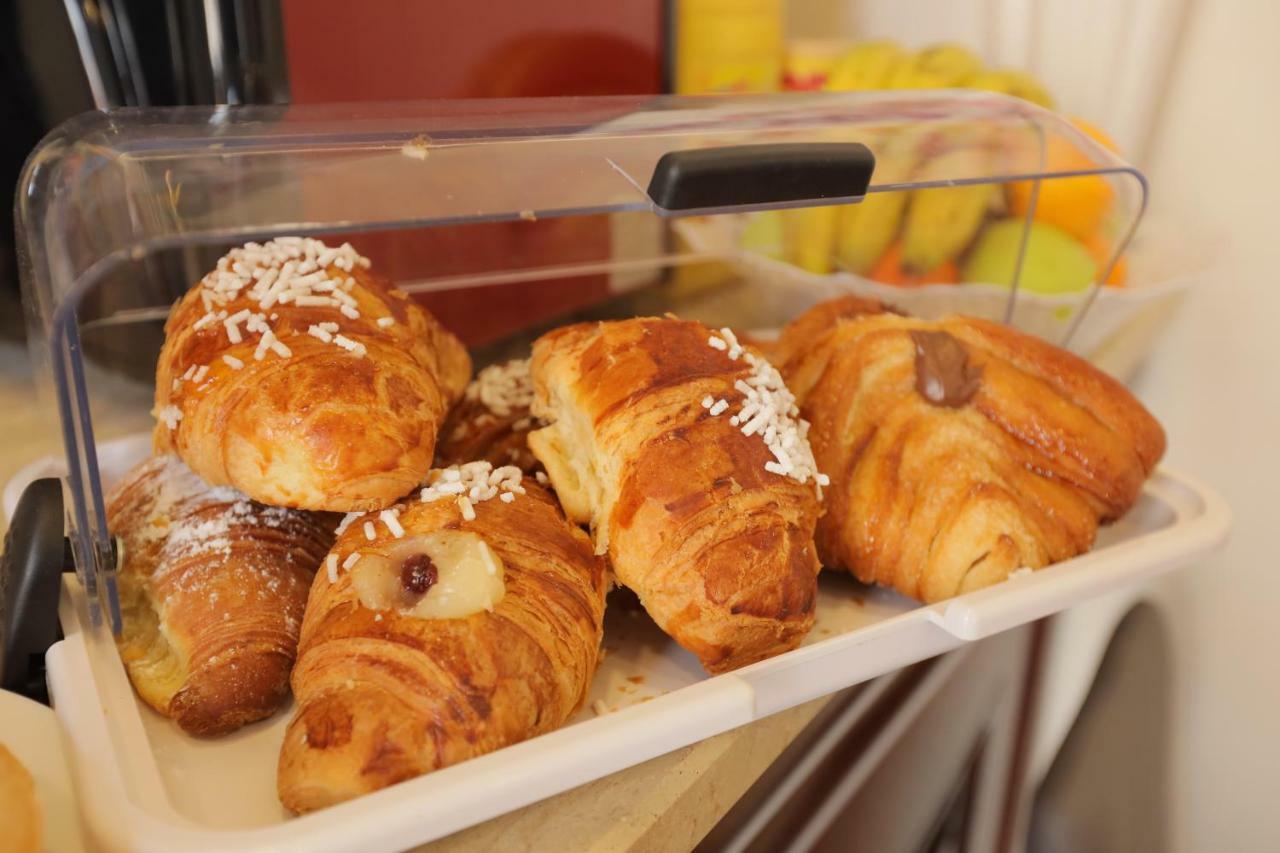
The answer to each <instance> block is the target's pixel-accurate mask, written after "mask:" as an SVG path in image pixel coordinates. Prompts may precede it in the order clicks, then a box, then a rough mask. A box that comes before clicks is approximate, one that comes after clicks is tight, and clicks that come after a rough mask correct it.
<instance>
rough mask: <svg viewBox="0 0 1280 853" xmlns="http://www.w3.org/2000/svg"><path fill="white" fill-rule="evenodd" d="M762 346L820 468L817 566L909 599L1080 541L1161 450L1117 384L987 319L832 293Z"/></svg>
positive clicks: (1125, 502)
mask: <svg viewBox="0 0 1280 853" xmlns="http://www.w3.org/2000/svg"><path fill="white" fill-rule="evenodd" d="M773 352H774V353H775V354H776V355H777V356H778V357H779V358H780V367H781V369H782V371H783V373H784V375H785V376H786V377H787V381H788V384H789V385H790V387H791V388H792V389H793V390H794V392H795V394H796V396H797V397H798V398H799V400H800V408H801V411H802V413H803V414H804V415H805V416H806V417H807V418H808V419H809V420H810V422H811V423H812V424H813V428H812V430H811V432H810V440H811V442H812V445H813V453H814V456H815V458H816V460H817V463H818V467H819V469H820V470H822V471H824V472H826V473H827V474H829V475H830V477H831V480H832V485H831V488H830V489H829V490H828V492H827V495H826V514H825V515H824V516H823V518H822V520H821V521H820V522H819V525H818V540H817V541H818V550H819V553H820V555H821V557H822V560H823V564H824V565H827V566H829V567H833V568H844V569H848V570H850V571H852V572H853V574H855V575H856V576H857V577H858V578H859V579H861V580H862V581H864V582H867V583H878V584H882V585H885V586H891V587H893V588H895V589H897V590H898V591H899V592H901V593H903V594H904V595H908V596H911V597H913V598H917V599H919V600H921V601H925V602H933V601H938V600H940V599H944V598H948V597H950V596H953V595H958V594H960V593H963V592H968V591H970V590H973V589H978V588H980V587H984V586H988V585H990V584H993V583H996V582H998V581H1001V580H1004V579H1005V578H1006V577H1008V575H1009V573H1010V572H1011V571H1014V570H1016V569H1019V568H1024V567H1025V568H1032V569H1035V568H1042V567H1044V566H1046V565H1048V564H1050V563H1053V562H1056V561H1059V560H1064V559H1067V558H1068V557H1072V556H1074V555H1076V554H1080V553H1082V552H1083V551H1086V550H1088V548H1089V547H1090V546H1091V545H1092V544H1093V540H1094V536H1095V534H1096V533H1097V528H1098V525H1099V524H1100V523H1102V524H1105V523H1107V522H1110V521H1113V520H1115V519H1116V518H1118V517H1120V516H1121V515H1123V514H1124V513H1125V512H1126V511H1127V510H1128V509H1129V507H1130V506H1132V504H1133V502H1134V501H1135V500H1136V499H1137V497H1138V494H1139V492H1140V490H1141V488H1142V484H1143V481H1144V480H1145V479H1146V477H1147V475H1148V474H1150V472H1151V470H1152V469H1153V468H1154V467H1155V465H1156V463H1157V462H1158V461H1159V459H1160V457H1161V455H1162V454H1163V453H1164V446H1165V439H1164V432H1163V430H1162V429H1161V428H1160V425H1159V423H1157V422H1156V420H1155V419H1154V418H1153V417H1152V416H1151V415H1150V414H1149V413H1148V412H1147V411H1146V409H1144V408H1143V407H1142V405H1141V404H1140V403H1139V402H1138V401H1137V400H1135V399H1134V398H1133V396H1132V395H1131V394H1130V393H1129V392H1128V391H1127V390H1126V389H1125V388H1124V387H1123V386H1122V385H1121V384H1120V383H1118V382H1116V381H1115V380H1113V379H1111V378H1110V377H1108V376H1106V375H1105V374H1103V373H1102V372H1100V371H1099V370H1097V369H1096V368H1094V367H1093V366H1091V365H1089V364H1088V363H1087V362H1085V361H1083V360H1081V359H1079V358H1077V357H1076V356H1074V355H1072V354H1071V353H1068V352H1066V351H1065V350H1062V349H1059V348H1057V347H1054V346H1052V345H1050V344H1047V343H1045V342H1044V341H1041V340H1039V339H1037V338H1033V337H1031V336H1029V335H1025V334H1022V333H1020V332H1016V331H1014V330H1012V329H1009V328H1007V327H1004V326H1001V325H997V324H995V323H990V322H987V321H984V320H976V319H971V318H965V317H949V318H945V319H943V320H939V321H937V322H927V321H923V320H917V319H912V318H908V317H902V316H895V315H894V314H890V313H883V312H881V311H880V309H879V306H877V305H876V304H875V303H868V302H865V301H862V300H856V299H845V300H835V301H833V302H830V303H825V304H823V305H819V306H817V307H815V308H814V309H813V310H812V311H810V312H808V313H807V314H805V315H801V316H800V317H799V318H797V319H796V321H794V322H793V323H792V324H791V325H790V326H788V327H787V328H786V329H785V330H784V332H783V334H782V336H781V338H780V340H779V341H778V343H777V345H776V346H775V348H774V350H773Z"/></svg>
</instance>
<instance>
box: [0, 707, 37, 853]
mask: <svg viewBox="0 0 1280 853" xmlns="http://www.w3.org/2000/svg"><path fill="white" fill-rule="evenodd" d="M5 734H6V735H9V736H10V737H12V736H15V735H20V734H21V732H20V731H15V730H14V729H13V728H9V730H8V731H6V732H5ZM0 826H3V827H4V834H5V850H8V851H9V853H40V851H41V850H43V849H44V822H43V816H42V814H41V811H40V800H39V798H38V797H37V796H36V783H35V780H34V779H32V778H31V773H30V772H28V770H27V768H26V767H25V766H24V765H23V763H22V762H21V761H19V760H18V759H17V758H16V757H15V756H14V754H13V753H11V752H10V751H9V750H8V749H6V748H5V746H4V744H0Z"/></svg>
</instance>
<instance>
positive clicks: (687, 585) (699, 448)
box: [529, 317, 819, 672]
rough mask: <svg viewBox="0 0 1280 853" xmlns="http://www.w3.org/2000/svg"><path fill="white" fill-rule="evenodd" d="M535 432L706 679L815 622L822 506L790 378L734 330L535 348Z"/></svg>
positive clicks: (628, 329)
mask: <svg viewBox="0 0 1280 853" xmlns="http://www.w3.org/2000/svg"><path fill="white" fill-rule="evenodd" d="M532 370H533V382H534V395H535V396H534V405H533V412H534V414H535V415H537V416H539V417H541V418H543V419H544V420H546V421H547V422H548V423H549V426H547V427H544V428H543V429H539V430H536V431H534V432H532V433H530V434H529V446H530V449H532V450H533V452H534V455H536V456H537V457H538V459H539V461H541V462H542V463H543V465H545V466H546V469H547V474H548V475H549V476H550V478H551V483H552V485H554V486H555V489H556V494H557V495H558V496H559V498H560V500H561V503H562V504H563V505H564V508H565V512H566V513H567V514H568V515H569V517H570V518H571V519H573V520H575V521H578V522H590V524H591V527H592V531H593V534H594V536H595V542H596V550H597V551H598V552H599V553H607V554H608V555H609V560H610V563H611V564H612V566H613V570H614V572H615V574H616V576H617V579H618V580H619V582H621V583H622V584H624V585H626V586H627V587H629V588H631V589H632V590H634V591H635V592H636V593H637V594H638V595H639V597H640V600H641V602H642V603H643V604H644V607H645V609H646V610H648V612H649V615H650V616H652V617H653V618H654V620H655V621H656V622H657V623H658V625H659V626H660V627H661V628H662V629H663V630H664V631H666V632H667V633H668V634H670V635H671V636H672V637H673V638H675V640H676V641H677V642H679V643H680V644H681V645H682V646H684V647H685V648H687V649H689V650H690V651H692V652H694V653H695V654H696V655H697V656H698V657H699V658H700V659H701V661H702V664H703V666H705V667H706V668H707V669H708V670H709V671H711V672H722V671H725V670H729V669H733V668H735V667H738V666H742V665H744V664H748V663H751V662H753V661H757V660H761V659H762V658H766V657H769V656H770V655H774V654H777V653H779V652H783V651H786V650H788V649H791V648H794V647H795V646H797V645H798V644H799V643H800V641H801V639H803V637H804V635H805V634H806V633H807V632H808V630H809V628H810V627H811V626H812V625H813V607H814V599H815V597H816V593H817V573H818V568H819V566H818V561H817V556H816V553H815V551H814V547H813V530H814V525H815V524H816V522H817V519H818V496H817V493H816V491H817V490H816V483H815V472H814V471H813V469H812V462H813V457H812V455H811V454H810V452H809V447H808V443H807V442H806V441H805V436H804V430H805V429H806V428H807V427H806V426H805V425H804V424H803V423H801V422H798V421H797V420H796V419H795V418H794V411H793V409H794V407H793V405H792V400H791V395H790V393H789V392H788V391H787V390H786V388H785V387H783V385H782V380H781V377H780V376H778V375H777V371H775V370H774V369H773V368H772V367H771V366H770V365H769V363H768V362H767V361H765V359H764V358H763V357H761V356H759V355H758V354H756V353H754V352H752V351H750V350H748V349H745V348H743V347H741V346H740V345H739V344H738V342H737V340H736V338H735V337H734V336H733V334H732V332H729V331H728V330H722V331H721V332H720V333H716V334H713V333H712V332H711V331H710V330H709V329H707V327H705V326H703V325H701V324H700V323H693V322H685V321H681V320H676V319H672V318H652V317H651V318H641V319H635V320H626V321H621V322H611V323H591V324H582V325H576V326H569V327H565V328H562V329H557V330H556V331H553V332H551V333H549V334H547V335H544V336H543V337H541V338H539V339H538V340H537V341H536V342H535V343H534V345H533V364H532Z"/></svg>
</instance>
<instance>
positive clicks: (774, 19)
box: [675, 0, 786, 95]
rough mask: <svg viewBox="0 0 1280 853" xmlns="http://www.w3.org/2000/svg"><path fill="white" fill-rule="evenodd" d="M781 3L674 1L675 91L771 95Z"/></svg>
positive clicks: (778, 78) (778, 59) (778, 69)
mask: <svg viewBox="0 0 1280 853" xmlns="http://www.w3.org/2000/svg"><path fill="white" fill-rule="evenodd" d="M784 12H785V8H784V5H783V0H677V3H676V19H675V22H676V32H675V38H676V74H675V78H676V79H675V87H676V92H677V93H679V94H682V95H702V94H707V93H711V92H776V91H778V89H779V88H781V85H782V64H783V57H784V55H785V53H786V49H785V45H784V44H783V29H784V27H783V16H784Z"/></svg>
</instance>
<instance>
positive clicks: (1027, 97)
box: [964, 69, 1053, 110]
mask: <svg viewBox="0 0 1280 853" xmlns="http://www.w3.org/2000/svg"><path fill="white" fill-rule="evenodd" d="M964 86H965V88H966V89H981V90H983V91H984V92H1000V93H1002V94H1005V95H1013V96H1014V97H1015V98H1022V100H1024V101H1030V102H1031V103H1033V104H1037V105H1039V106H1042V107H1044V108H1045V109H1047V110H1051V109H1053V96H1052V95H1050V94H1049V92H1048V90H1047V89H1045V87H1044V86H1042V85H1040V81H1039V80H1037V79H1036V78H1034V77H1032V76H1031V75H1030V74H1027V73H1025V72H1022V71H1013V70H1010V69H1000V70H995V71H981V72H979V73H977V74H974V75H973V76H972V77H970V78H969V79H968V80H966V81H965V83H964Z"/></svg>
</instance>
